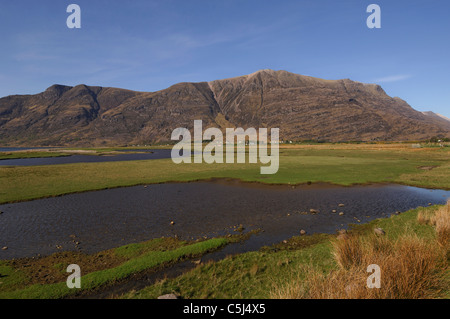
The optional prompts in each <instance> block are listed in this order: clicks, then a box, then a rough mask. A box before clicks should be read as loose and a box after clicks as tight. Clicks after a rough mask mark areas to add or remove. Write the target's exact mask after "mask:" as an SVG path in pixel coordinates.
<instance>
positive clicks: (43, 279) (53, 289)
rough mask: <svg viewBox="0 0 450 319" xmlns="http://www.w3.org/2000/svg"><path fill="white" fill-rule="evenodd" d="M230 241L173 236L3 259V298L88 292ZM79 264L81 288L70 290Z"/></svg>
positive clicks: (218, 246)
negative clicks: (71, 270) (92, 250)
mask: <svg viewBox="0 0 450 319" xmlns="http://www.w3.org/2000/svg"><path fill="white" fill-rule="evenodd" d="M225 244H227V240H226V239H224V238H215V239H210V240H206V241H201V242H196V243H188V242H184V241H179V240H176V239H172V238H166V239H154V240H151V241H149V242H145V243H139V244H131V245H126V246H123V247H119V248H116V249H112V250H108V251H105V252H101V253H98V254H95V255H84V254H77V253H71V252H65V253H60V254H55V255H52V256H48V257H43V258H40V259H37V260H32V259H20V260H12V261H0V274H1V277H2V278H1V279H0V280H1V286H0V287H1V291H0V299H9V298H11V299H50V298H63V297H68V296H71V295H74V294H76V293H80V292H82V293H86V292H89V291H92V290H94V289H98V288H100V287H104V286H106V285H108V284H111V283H114V282H117V281H120V280H123V279H125V278H127V277H129V276H131V275H133V274H137V273H140V272H143V271H148V270H151V269H154V268H157V267H161V266H163V265H167V264H170V263H173V262H177V261H180V260H183V259H186V258H192V257H196V256H197V257H198V256H201V255H202V254H205V253H206V252H209V251H212V250H215V249H218V248H220V247H221V246H223V245H225ZM70 264H78V265H79V266H80V268H81V271H82V277H81V290H80V289H69V288H68V287H67V284H66V282H65V280H66V278H67V276H68V275H69V274H68V273H66V268H67V266H68V265H70Z"/></svg>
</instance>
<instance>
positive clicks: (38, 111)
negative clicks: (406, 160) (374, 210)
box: [0, 69, 450, 146]
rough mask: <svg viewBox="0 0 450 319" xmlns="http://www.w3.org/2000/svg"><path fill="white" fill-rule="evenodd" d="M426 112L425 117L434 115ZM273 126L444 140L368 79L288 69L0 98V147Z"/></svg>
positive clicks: (327, 134)
mask: <svg viewBox="0 0 450 319" xmlns="http://www.w3.org/2000/svg"><path fill="white" fill-rule="evenodd" d="M433 114H434V113H433ZM200 119H201V120H203V124H204V125H203V127H204V129H205V128H207V127H219V128H221V129H225V128H226V127H243V128H247V127H255V128H259V127H268V128H274V127H278V128H280V139H282V140H288V139H289V140H323V141H331V142H336V141H355V140H357V141H407V140H421V139H427V138H430V137H433V136H441V137H448V136H450V126H447V125H446V124H445V122H444V120H443V119H441V120H439V119H438V118H436V117H435V116H430V115H429V114H424V113H422V112H419V111H416V110H414V109H413V108H412V107H411V106H410V105H409V104H408V103H406V102H405V101H404V100H402V99H400V98H398V97H394V98H392V97H390V96H388V95H387V94H386V92H385V91H384V90H383V88H382V87H381V86H379V85H377V84H367V83H361V82H357V81H352V80H350V79H342V80H326V79H320V78H314V77H310V76H305V75H299V74H294V73H290V72H287V71H274V70H268V69H265V70H259V71H257V72H254V73H251V74H248V75H243V76H238V77H233V78H228V79H222V80H214V81H209V82H181V83H176V84H174V85H172V86H170V87H168V88H166V89H163V90H159V91H155V92H139V91H132V90H127V89H121V88H112V87H100V86H87V85H84V84H80V85H76V86H65V85H61V84H55V85H52V86H50V87H49V88H47V89H46V90H45V91H44V92H41V93H38V94H33V95H10V96H7V97H4V98H0V143H2V144H3V145H14V146H15V145H33V146H47V145H52V146H59V145H74V146H102V145H130V144H146V143H154V142H164V141H169V140H170V136H171V132H172V130H173V129H175V128H177V127H186V128H188V129H192V127H193V122H194V120H200Z"/></svg>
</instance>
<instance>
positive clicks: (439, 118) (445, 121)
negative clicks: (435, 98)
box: [422, 111, 450, 130]
mask: <svg viewBox="0 0 450 319" xmlns="http://www.w3.org/2000/svg"><path fill="white" fill-rule="evenodd" d="M422 113H423V114H425V115H427V116H429V117H431V118H433V119H434V120H435V121H436V122H439V123H440V124H441V126H442V127H445V128H447V129H449V130H450V119H449V118H448V117H445V116H444V115H441V114H438V113H434V112H431V111H428V112H422Z"/></svg>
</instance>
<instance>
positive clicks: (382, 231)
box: [373, 227, 386, 236]
mask: <svg viewBox="0 0 450 319" xmlns="http://www.w3.org/2000/svg"><path fill="white" fill-rule="evenodd" d="M373 231H374V232H375V234H376V235H380V236H384V235H385V234H386V232H385V231H384V230H383V229H382V228H379V227H377V228H375V229H374V230H373Z"/></svg>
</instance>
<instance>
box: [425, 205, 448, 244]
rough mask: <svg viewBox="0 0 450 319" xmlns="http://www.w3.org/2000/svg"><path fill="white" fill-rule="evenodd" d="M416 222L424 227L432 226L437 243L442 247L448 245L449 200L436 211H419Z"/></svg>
mask: <svg viewBox="0 0 450 319" xmlns="http://www.w3.org/2000/svg"><path fill="white" fill-rule="evenodd" d="M417 221H418V222H419V223H421V224H424V225H431V226H434V227H435V229H436V234H437V241H438V243H439V244H440V245H442V246H444V247H447V246H449V245H450V200H449V201H448V202H447V204H446V205H444V206H441V207H440V208H438V210H436V211H430V210H428V211H421V212H420V213H419V214H418V216H417Z"/></svg>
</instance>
